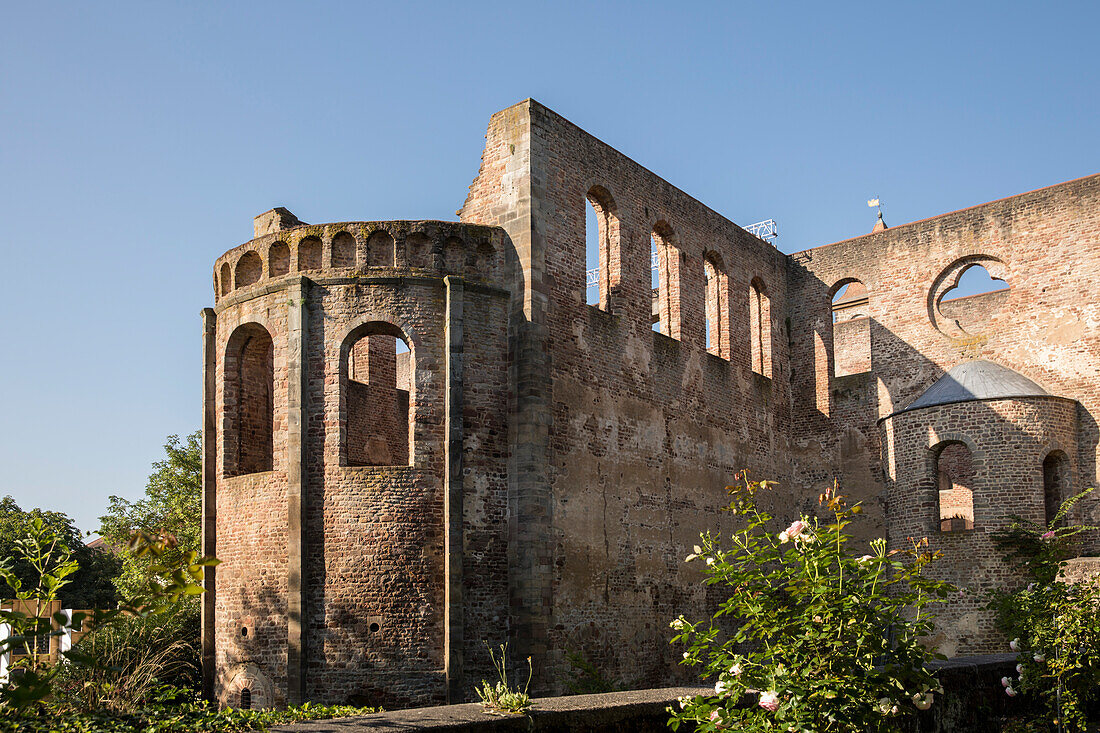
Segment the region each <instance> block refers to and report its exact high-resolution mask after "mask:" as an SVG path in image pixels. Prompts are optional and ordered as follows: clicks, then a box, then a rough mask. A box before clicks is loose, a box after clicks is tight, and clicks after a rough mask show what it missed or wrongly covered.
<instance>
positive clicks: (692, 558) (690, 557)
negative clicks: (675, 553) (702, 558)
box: [684, 553, 699, 562]
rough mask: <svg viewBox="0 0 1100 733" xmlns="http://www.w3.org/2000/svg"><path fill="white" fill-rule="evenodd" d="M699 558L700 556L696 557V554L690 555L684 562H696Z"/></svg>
mask: <svg viewBox="0 0 1100 733" xmlns="http://www.w3.org/2000/svg"><path fill="white" fill-rule="evenodd" d="M697 557H699V556H698V555H696V554H695V553H692V554H690V555H688V556H687V557H685V558H684V562H691V561H692V560H694V559H695V558H697Z"/></svg>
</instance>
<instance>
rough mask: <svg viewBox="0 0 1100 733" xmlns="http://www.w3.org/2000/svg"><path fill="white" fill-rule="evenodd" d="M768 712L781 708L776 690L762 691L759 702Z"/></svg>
mask: <svg viewBox="0 0 1100 733" xmlns="http://www.w3.org/2000/svg"><path fill="white" fill-rule="evenodd" d="M757 704H758V705H760V707H762V708H764V709H765V710H767V711H768V712H771V713H774V712H775V711H776V710H778V709H779V695H777V694H775V691H774V690H768V691H767V692H761V693H760V701H759V702H758V703H757Z"/></svg>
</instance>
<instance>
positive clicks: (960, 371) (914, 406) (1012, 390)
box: [895, 359, 1048, 414]
mask: <svg viewBox="0 0 1100 733" xmlns="http://www.w3.org/2000/svg"><path fill="white" fill-rule="evenodd" d="M1044 395H1048V392H1047V391H1046V390H1045V389H1043V388H1042V387H1040V386H1039V385H1037V384H1035V382H1032V381H1031V380H1030V379H1028V378H1027V377H1025V376H1024V375H1023V374H1020V373H1019V372H1015V371H1013V370H1011V369H1009V368H1008V367H1004V366H1001V365H1000V364H994V363H993V362H991V361H985V360H984V359H976V360H974V361H968V362H964V363H962V364H959V365H958V366H956V367H954V368H953V369H951V371H949V372H947V374H944V375H943V376H942V377H940V378H939V379H937V380H936V381H935V382H934V383H933V384H932V386H931V387H929V388H928V389H926V390H924V393H923V394H921V396H920V397H918V398H917V399H915V400H913V402H911V403H910V404H909V406H908V407H906V408H905V409H903V410H899V411H898V412H908V411H909V410H919V409H921V408H922V407H932V406H933V405H949V404H951V403H953V402H969V401H971V400H1000V399H1005V398H1008V397H1041V396H1044ZM895 414H896V413H895Z"/></svg>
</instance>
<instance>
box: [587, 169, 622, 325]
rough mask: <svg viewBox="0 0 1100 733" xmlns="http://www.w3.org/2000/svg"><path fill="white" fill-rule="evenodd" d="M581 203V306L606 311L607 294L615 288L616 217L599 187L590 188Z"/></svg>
mask: <svg viewBox="0 0 1100 733" xmlns="http://www.w3.org/2000/svg"><path fill="white" fill-rule="evenodd" d="M585 199H586V200H587V202H588V204H589V205H588V206H587V207H585V220H584V225H585V242H584V249H585V271H584V276H585V302H586V303H587V304H588V305H594V306H596V307H598V308H599V309H600V310H605V311H610V310H611V290H612V289H613V288H615V287H617V286H618V284H619V273H620V264H619V217H618V214H617V212H616V209H615V200H614V199H613V198H612V197H611V193H610V192H609V191H608V190H607V189H606V188H604V187H603V186H593V187H592V188H590V189H589V190H588V193H587V194H586V195H585Z"/></svg>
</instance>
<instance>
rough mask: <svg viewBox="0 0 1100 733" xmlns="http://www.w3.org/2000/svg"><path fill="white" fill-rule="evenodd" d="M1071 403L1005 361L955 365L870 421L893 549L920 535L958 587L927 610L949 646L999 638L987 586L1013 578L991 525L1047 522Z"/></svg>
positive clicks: (972, 648)
mask: <svg viewBox="0 0 1100 733" xmlns="http://www.w3.org/2000/svg"><path fill="white" fill-rule="evenodd" d="M1077 408H1078V404H1077V402H1076V401H1075V400H1071V399H1066V398H1064V397H1056V396H1054V395H1051V394H1049V393H1047V391H1046V390H1044V389H1043V388H1042V387H1040V386H1039V385H1038V384H1036V383H1035V382H1033V381H1032V380H1031V379H1029V378H1027V377H1025V376H1024V375H1022V374H1019V373H1018V372H1015V371H1013V370H1012V369H1009V368H1008V367H1005V366H1001V365H999V364H994V363H992V362H988V361H984V360H975V361H969V362H964V363H962V364H959V365H958V366H956V367H954V368H953V369H951V370H950V371H948V372H947V373H946V374H944V375H943V376H942V377H940V379H938V380H937V381H936V382H935V383H933V384H932V386H930V387H929V388H928V389H927V390H925V391H924V393H923V394H921V395H920V396H919V397H918V398H917V399H916V400H914V401H913V402H912V403H911V404H910V405H908V406H907V407H906V408H905V409H903V410H900V411H898V412H895V413H894V414H892V415H890V416H888V417H885V418H883V419H882V420H881V421H880V430H881V434H882V446H883V448H882V449H883V467H884V469H885V473H886V506H887V512H886V516H887V532H888V535H889V539H890V546H891V547H892V548H902V549H904V548H905V547H906V546H907V543H908V542H909V540H908V538H915V539H920V538H923V537H927V538H928V541H929V548H930V549H931V550H932V551H936V550H942V551H943V553H944V557H943V560H942V561H940V562H939V563H937V564H936V566H935V572H936V573H937V575H938V576H939V577H941V578H943V579H944V580H947V581H950V582H952V583H954V584H956V585H958V586H959V587H960V588H962V589H964V591H965V592H964V594H963V595H962V596H961V597H958V598H952V599H951V601H950V603H948V604H945V605H944V606H943V607H941V608H938V609H937V614H938V619H937V623H936V627H937V638H936V639H935V640H934V641H935V643H936V644H937V645H938V646H939V648H940V650H941V651H942V652H943V653H945V654H947V655H948V656H957V655H966V654H986V653H999V652H1004V651H1006V650H1007V646H1006V645H1007V640H1005V639H1003V638H1002V635H1001V634H1000V632H999V631H998V630H997V628H996V626H995V624H994V617H993V614H992V612H990V611H988V610H987V609H986V604H987V597H986V591H989V590H991V589H994V588H999V589H1004V588H1009V587H1012V586H1014V585H1016V584H1019V583H1022V582H1023V575H1022V573H1021V571H1020V570H1019V569H1018V568H1015V567H1013V566H1012V565H1011V564H1010V563H1009V562H1008V561H1006V560H1005V559H1004V552H1003V551H1002V550H1000V549H999V548H997V547H996V545H995V544H994V542H993V539H992V537H991V536H990V535H991V533H993V532H996V531H998V530H1001V529H1005V528H1006V527H1008V526H1009V524H1011V521H1012V517H1013V516H1019V517H1021V518H1024V519H1027V520H1031V521H1035V522H1047V521H1049V520H1050V519H1052V518H1053V517H1054V515H1055V513H1056V512H1057V510H1058V506H1059V505H1060V504H1061V502H1062V501H1063V500H1064V499H1067V498H1069V497H1070V496H1072V495H1073V494H1074V493H1076V492H1075V489H1074V486H1075V484H1076V481H1075V478H1074V477H1075V476H1076V475H1077V466H1076V458H1075V457H1076V456H1077V422H1078V410H1077Z"/></svg>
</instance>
